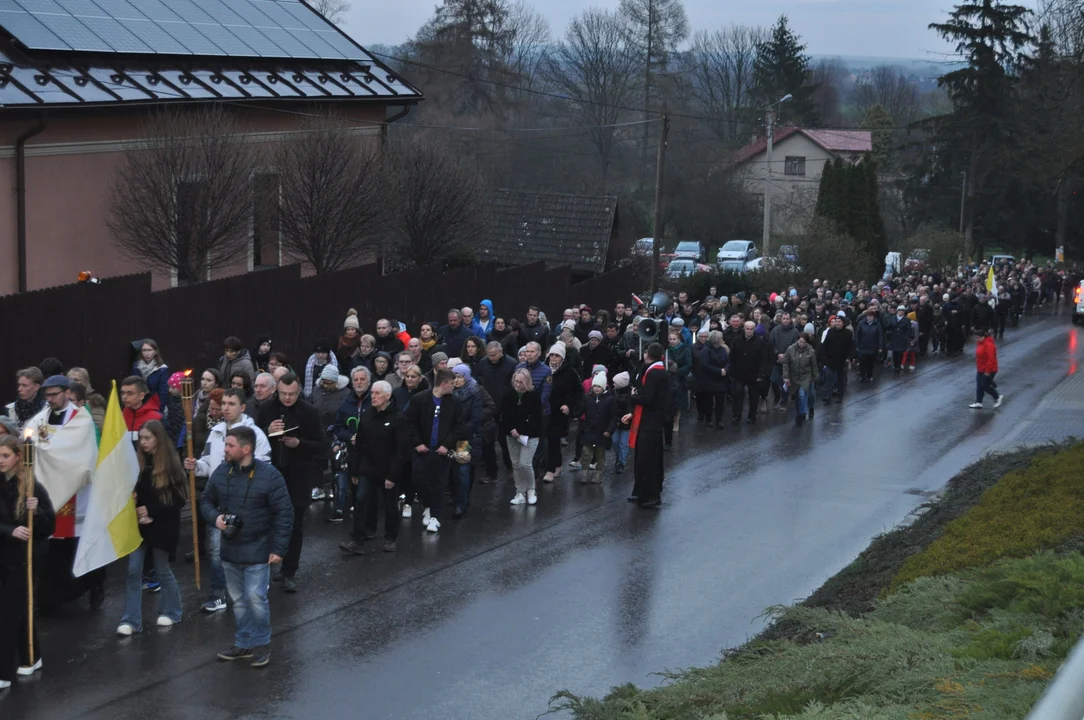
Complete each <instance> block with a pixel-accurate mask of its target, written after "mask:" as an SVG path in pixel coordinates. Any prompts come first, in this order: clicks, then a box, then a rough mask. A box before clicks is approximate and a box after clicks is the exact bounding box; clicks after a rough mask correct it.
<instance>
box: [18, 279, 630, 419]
mask: <svg viewBox="0 0 1084 720" xmlns="http://www.w3.org/2000/svg"><path fill="white" fill-rule="evenodd" d="M640 285H641V283H640V282H639V281H638V280H637V276H636V271H635V269H634V268H632V267H626V268H623V269H620V270H615V271H613V272H610V273H606V274H605V275H599V276H597V277H595V278H592V279H590V280H586V281H584V282H580V283H573V282H572V273H571V271H570V269H569V268H568V267H558V268H552V269H546V268H545V267H544V265H543V264H542V263H536V264H532V265H523V266H520V267H514V268H507V269H503V270H500V269H498V268H497V266H496V265H494V264H480V265H474V266H471V267H468V268H463V269H459V270H453V271H449V272H440V271H437V270H433V269H430V268H417V269H415V270H410V271H406V272H400V273H394V274H391V275H384V276H382V275H380V274H379V273H378V272H377V269H376V266H375V265H365V266H360V267H356V268H350V269H347V270H342V271H339V272H336V273H330V274H327V275H317V276H311V277H305V278H303V277H301V270H300V267H299V266H297V265H290V266H287V267H282V268H275V269H273V270H266V271H262V272H257V273H248V274H246V275H238V276H235V277H231V278H226V279H223V280H216V281H213V282H209V283H204V284H201V285H195V286H191V287H184V288H174V289H171V290H162V291H159V292H151V278H150V275H149V274H141V275H129V276H124V277H116V278H108V279H106V280H103V281H102V283H101V284H100V285H65V286H61V287H55V288H48V289H45V290H37V291H34V292H29V293H22V294H18V295H6V296H3V297H0V318H3V324H4V328H5V329H6V332H5V333H4V335H5V339H6V342H5V346H4V349H3V352H2V353H0V398H2V402H5V403H6V402H10V401H11V400H13V399H14V387H15V381H14V376H15V372H16V370H18V369H19V368H21V367H26V366H28V365H35V364H37V363H39V362H41V360H42V359H43V358H46V357H55V358H58V359H59V360H60V361H61V362H62V363H64V365H65V367H72V366H77V365H81V366H83V367H86V368H87V370H88V371H89V372H90V375H91V378H92V380H93V382H94V385H95V387H96V389H98V390H100V391H101V392H103V393H104V392H107V391H108V389H109V381H110V380H111V379H118V380H119V379H121V378H123V377H125V376H126V375H127V374H128V371H129V369H130V363H131V352H132V351H131V342H132V341H133V340H139V339H141V338H144V337H152V338H154V339H155V340H157V341H158V343H159V346H160V348H161V350H162V355H163V357H164V358H165V359H166V362H167V363H169V366H170V367H172V368H175V369H178V370H180V369H184V368H189V367H190V368H194V369H196V370H197V371H199V370H202V369H203V368H205V367H209V366H212V365H216V364H217V362H218V359H219V357H220V356H221V354H222V340H223V339H224V338H225V337H227V336H228V335H237V336H238V337H240V338H241V339H242V340H243V341H244V342H245V343H246V345H247V346H250V347H251V346H252V345H253V344H255V342H256V338H257V337H258V336H259V335H270V336H271V337H272V339H273V341H274V347H275V349H277V350H281V351H282V352H285V353H286V354H287V355H288V356H289V358H290V360H291V362H292V363H293V364H294V365H295V367H299V368H300V366H303V365H304V362H305V360H306V359H307V358H308V356H309V354H310V353H311V351H312V347H313V345H314V344H315V343H316V341H317V340H318V339H319V338H321V337H327V338H329V339H332V340H334V338H336V337H337V336H338V334H339V332H340V330H341V328H342V322H343V320H344V319H345V317H346V311H347V309H348V308H354V309H355V310H357V311H358V318H359V320H360V322H361V326H362V329H363V330H364V331H365V332H373V329H374V328H375V326H376V321H377V320H378V319H379V318H382V317H391V318H395V319H396V320H399V321H401V322H404V323H406V325H407V327H408V328H409V329H410V330H411V332H416V330H417V327H418V325H419V324H420V323H422V322H425V321H429V320H433V321H440V322H442V323H443V321H444V320H445V319H446V316H447V312H448V310H449V309H451V308H453V307H455V308H458V307H463V306H464V305H469V306H471V307H475V308H476V307H477V306H478V303H479V301H481V300H482V299H487V298H488V299H489V300H492V301H493V304H494V308H495V310H496V314H497V315H498V316H502V317H506V318H511V317H518V318H521V319H522V318H523V317H524V315H525V313H526V308H527V306H528V305H538V306H539V307H541V308H542V310H543V311H544V312H545V313H546V315H547V316H548V317H549V318H550V319H551V321H556V320H559V319H560V317H561V312H562V311H563V310H564V308H566V307H571V306H572V305H573V304H579V303H586V304H588V305H590V306H591V307H592V308H595V309H596V310H597V309H600V308H612V307H613V305H614V303H615V302H617V301H619V300H620V301H625V302H628V299H629V294H630V293H632V292H638V291H640V290H641V289H642V288H641V287H640Z"/></svg>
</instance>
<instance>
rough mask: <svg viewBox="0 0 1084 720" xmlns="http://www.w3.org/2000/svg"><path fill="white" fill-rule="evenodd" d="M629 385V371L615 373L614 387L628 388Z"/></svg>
mask: <svg viewBox="0 0 1084 720" xmlns="http://www.w3.org/2000/svg"><path fill="white" fill-rule="evenodd" d="M628 386H629V374H628V373H627V372H619V373H617V374H616V375H614V387H615V388H619V389H620V388H627V387H628Z"/></svg>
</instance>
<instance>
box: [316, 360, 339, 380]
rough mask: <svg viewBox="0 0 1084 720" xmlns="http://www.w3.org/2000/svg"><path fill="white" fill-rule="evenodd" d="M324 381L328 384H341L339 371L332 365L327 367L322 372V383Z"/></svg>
mask: <svg viewBox="0 0 1084 720" xmlns="http://www.w3.org/2000/svg"><path fill="white" fill-rule="evenodd" d="M324 380H327V381H328V382H336V383H337V382H339V371H338V369H337V368H336V367H335V366H334V365H332V364H331V363H328V364H327V365H325V366H324V369H323V370H321V371H320V381H321V382H323V381H324Z"/></svg>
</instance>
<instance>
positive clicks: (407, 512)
mask: <svg viewBox="0 0 1084 720" xmlns="http://www.w3.org/2000/svg"><path fill="white" fill-rule="evenodd" d="M413 516H414V511H413V510H411V509H410V503H403V517H405V518H410V517H413Z"/></svg>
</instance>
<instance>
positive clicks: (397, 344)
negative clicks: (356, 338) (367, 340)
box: [373, 333, 406, 371]
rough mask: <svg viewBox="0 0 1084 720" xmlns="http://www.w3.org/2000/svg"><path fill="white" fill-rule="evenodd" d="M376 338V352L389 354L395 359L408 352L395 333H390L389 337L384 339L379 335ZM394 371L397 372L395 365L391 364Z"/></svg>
mask: <svg viewBox="0 0 1084 720" xmlns="http://www.w3.org/2000/svg"><path fill="white" fill-rule="evenodd" d="M373 337H375V338H376V351H377V352H383V353H387V354H388V355H389V356H391V357H395V356H396V355H398V354H399V353H401V352H403V351H404V350H406V345H404V344H403V341H402V340H400V339H399V336H398V335H396V334H395V333H389V334H388V336H387V337H382V336H381V335H380V334H379V333H377V334H376V335H374V336H373ZM388 367H389V368H391V370H392V371H394V370H395V363H394V362H393V363H391V364H390V365H389V366H388Z"/></svg>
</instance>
